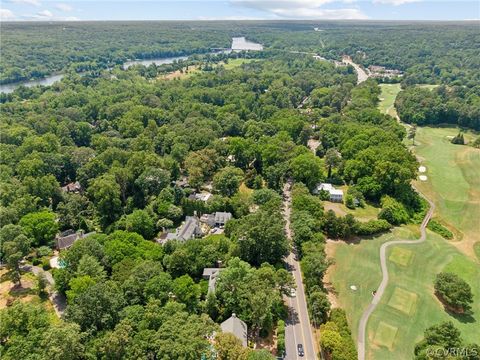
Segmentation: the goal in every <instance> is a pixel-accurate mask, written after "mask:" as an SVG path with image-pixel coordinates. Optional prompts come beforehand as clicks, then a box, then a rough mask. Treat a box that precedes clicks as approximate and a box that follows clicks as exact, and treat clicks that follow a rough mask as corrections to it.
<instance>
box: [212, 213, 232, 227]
mask: <svg viewBox="0 0 480 360" xmlns="http://www.w3.org/2000/svg"><path fill="white" fill-rule="evenodd" d="M231 218H232V214H231V213H229V212H218V211H217V212H216V213H215V223H216V224H225V223H226V222H227V221H228V220H230V219H231Z"/></svg>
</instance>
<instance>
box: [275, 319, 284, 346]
mask: <svg viewBox="0 0 480 360" xmlns="http://www.w3.org/2000/svg"><path fill="white" fill-rule="evenodd" d="M284 351H285V321H283V320H278V324H277V352H278V354H282V353H283V352H284Z"/></svg>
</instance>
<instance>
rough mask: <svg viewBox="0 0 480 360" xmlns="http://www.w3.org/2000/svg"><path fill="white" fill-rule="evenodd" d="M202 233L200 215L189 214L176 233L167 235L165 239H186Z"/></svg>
mask: <svg viewBox="0 0 480 360" xmlns="http://www.w3.org/2000/svg"><path fill="white" fill-rule="evenodd" d="M200 235H202V229H200V221H199V220H198V217H196V216H187V217H185V222H184V223H183V224H182V225H181V226H180V227H178V228H177V230H176V231H175V232H174V233H168V234H167V235H166V237H165V240H181V241H186V240H190V239H193V238H194V237H196V236H200Z"/></svg>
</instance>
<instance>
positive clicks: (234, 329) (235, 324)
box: [220, 313, 248, 347]
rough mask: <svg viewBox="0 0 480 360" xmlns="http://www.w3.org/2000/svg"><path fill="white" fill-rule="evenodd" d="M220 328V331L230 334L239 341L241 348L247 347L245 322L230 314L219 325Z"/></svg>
mask: <svg viewBox="0 0 480 360" xmlns="http://www.w3.org/2000/svg"><path fill="white" fill-rule="evenodd" d="M220 327H221V328H222V331H223V332H225V333H231V334H233V335H235V337H236V338H237V339H239V340H240V341H241V342H242V345H243V347H247V345H248V333H247V331H248V327H247V324H245V322H243V321H242V320H241V319H239V318H238V317H237V315H235V313H233V314H232V316H230V317H229V318H228V319H227V320H225V321H224V322H222V323H221V324H220Z"/></svg>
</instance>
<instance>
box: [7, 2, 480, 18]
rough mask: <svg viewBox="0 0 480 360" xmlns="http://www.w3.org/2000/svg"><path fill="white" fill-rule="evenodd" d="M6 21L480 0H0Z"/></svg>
mask: <svg viewBox="0 0 480 360" xmlns="http://www.w3.org/2000/svg"><path fill="white" fill-rule="evenodd" d="M0 18H1V19H2V20H4V21H5V20H7V21H25V20H28V21H75V20H246V19H267V20H282V19H285V20H287V19H370V20H478V19H480V0H473V1H452V0H435V1H427V0H223V1H222V0H214V1H199V0H196V1H195V0H194V1H192V0H189V1H187V0H177V1H171V0H149V1H144V0H140V1H135V0H123V1H113V0H100V1H97V0H78V1H77V0H64V1H53V0H2V1H1V5H0Z"/></svg>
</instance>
